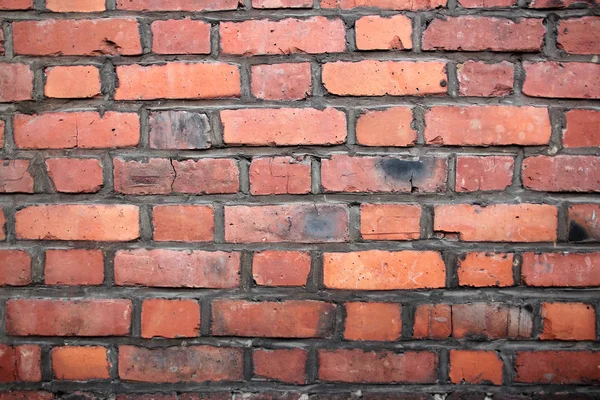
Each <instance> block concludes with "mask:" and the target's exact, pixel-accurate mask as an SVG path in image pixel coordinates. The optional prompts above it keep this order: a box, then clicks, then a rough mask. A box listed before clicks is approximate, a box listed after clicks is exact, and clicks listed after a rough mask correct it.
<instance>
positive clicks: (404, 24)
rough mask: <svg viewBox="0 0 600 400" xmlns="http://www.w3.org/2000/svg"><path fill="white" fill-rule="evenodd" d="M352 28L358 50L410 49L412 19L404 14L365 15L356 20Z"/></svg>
mask: <svg viewBox="0 0 600 400" xmlns="http://www.w3.org/2000/svg"><path fill="white" fill-rule="evenodd" d="M354 29H355V31H356V48H357V49H358V50H405V49H412V21H411V19H410V18H408V17H406V16H404V15H394V16H392V17H389V18H384V17H380V16H377V15H367V16H364V17H361V18H359V19H358V20H357V21H356V23H355V27H354Z"/></svg>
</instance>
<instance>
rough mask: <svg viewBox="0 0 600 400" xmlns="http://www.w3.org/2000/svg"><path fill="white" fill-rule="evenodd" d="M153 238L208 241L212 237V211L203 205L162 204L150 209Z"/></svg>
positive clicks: (213, 228)
mask: <svg viewBox="0 0 600 400" xmlns="http://www.w3.org/2000/svg"><path fill="white" fill-rule="evenodd" d="M152 226H153V227H154V240H155V241H157V242H160V241H173V242H208V241H211V240H212V239H213V237H214V230H215V223H214V212H213V208H212V207H211V206H204V205H185V206H184V205H163V206H156V207H154V208H153V209H152Z"/></svg>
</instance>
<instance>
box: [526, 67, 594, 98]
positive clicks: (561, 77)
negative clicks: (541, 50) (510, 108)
mask: <svg viewBox="0 0 600 400" xmlns="http://www.w3.org/2000/svg"><path fill="white" fill-rule="evenodd" d="M523 67H524V68H525V83H524V84H523V93H524V94H525V95H527V96H531V97H552V98H567V99H600V64H595V63H583V62H563V63H558V62H554V61H545V62H524V63H523ZM549 82H551V84H549Z"/></svg>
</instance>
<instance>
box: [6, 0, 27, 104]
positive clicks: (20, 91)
mask: <svg viewBox="0 0 600 400" xmlns="http://www.w3.org/2000/svg"><path fill="white" fill-rule="evenodd" d="M0 7H2V6H1V5H0ZM32 92H33V71H32V70H31V67H30V66H29V65H27V64H9V63H0V103H9V102H13V101H22V100H32V99H33V97H32V96H31V93H32Z"/></svg>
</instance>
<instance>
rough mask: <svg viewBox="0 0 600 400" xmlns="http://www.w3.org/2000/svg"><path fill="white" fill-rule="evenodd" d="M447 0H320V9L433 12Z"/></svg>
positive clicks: (444, 4) (443, 5)
mask: <svg viewBox="0 0 600 400" xmlns="http://www.w3.org/2000/svg"><path fill="white" fill-rule="evenodd" d="M446 3H447V0H321V8H341V9H343V10H347V9H352V8H380V9H384V10H413V11H416V10H433V9H435V8H439V7H445V6H446Z"/></svg>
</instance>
